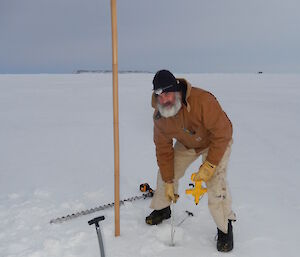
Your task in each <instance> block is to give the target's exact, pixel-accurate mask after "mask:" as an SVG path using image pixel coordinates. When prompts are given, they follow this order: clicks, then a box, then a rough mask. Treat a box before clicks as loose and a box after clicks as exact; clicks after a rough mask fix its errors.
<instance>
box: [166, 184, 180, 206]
mask: <svg viewBox="0 0 300 257" xmlns="http://www.w3.org/2000/svg"><path fill="white" fill-rule="evenodd" d="M165 195H166V197H167V199H168V200H169V201H170V202H171V201H173V203H176V201H177V198H178V197H179V196H178V195H177V194H174V183H165Z"/></svg>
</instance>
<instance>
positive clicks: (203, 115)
mask: <svg viewBox="0 0 300 257" xmlns="http://www.w3.org/2000/svg"><path fill="white" fill-rule="evenodd" d="M177 80H179V81H180V83H181V85H183V87H184V88H186V90H184V92H185V93H184V94H183V99H182V102H183V104H182V108H181V109H180V110H179V112H178V113H177V114H176V115H175V116H173V117H169V118H164V117H162V116H161V115H160V113H159V111H158V109H157V106H156V98H155V96H154V94H153V95H152V107H154V108H155V111H154V115H153V120H154V143H155V146H156V158H157V164H158V166H159V169H160V172H161V175H162V178H163V180H164V181H170V180H172V179H173V178H174V149H173V139H176V140H178V141H179V142H180V143H182V144H183V145H184V146H185V147H186V148H188V149H190V148H193V149H195V151H196V152H201V151H202V150H204V149H206V148H209V150H208V156H207V160H208V161H209V162H211V163H212V164H215V165H218V164H219V162H220V160H221V159H222V157H223V154H224V152H225V150H226V147H227V145H228V143H229V141H230V140H231V138H232V125H231V122H230V120H229V118H228V117H227V115H226V113H225V112H224V111H223V110H222V108H221V106H220V104H219V103H218V101H217V99H216V98H215V96H213V95H212V94H211V93H209V92H207V91H205V90H203V89H200V88H195V87H192V86H191V85H190V83H189V82H187V81H186V80H185V79H177ZM184 95H185V97H184Z"/></svg>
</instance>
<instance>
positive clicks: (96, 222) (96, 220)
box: [88, 216, 105, 226]
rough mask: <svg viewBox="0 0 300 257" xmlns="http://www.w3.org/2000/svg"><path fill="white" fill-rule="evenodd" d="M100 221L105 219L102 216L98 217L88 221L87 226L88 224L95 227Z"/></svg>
mask: <svg viewBox="0 0 300 257" xmlns="http://www.w3.org/2000/svg"><path fill="white" fill-rule="evenodd" d="M102 220H105V217H104V216H99V217H96V218H94V219H92V220H90V221H88V224H89V225H93V224H95V225H96V226H97V225H99V224H98V223H99V221H102Z"/></svg>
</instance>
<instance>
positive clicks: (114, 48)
mask: <svg viewBox="0 0 300 257" xmlns="http://www.w3.org/2000/svg"><path fill="white" fill-rule="evenodd" d="M110 3H111V28H112V68H113V112H114V167H115V236H119V235H120V163H119V100H118V95H119V94H118V32H117V7H116V0H111V1H110Z"/></svg>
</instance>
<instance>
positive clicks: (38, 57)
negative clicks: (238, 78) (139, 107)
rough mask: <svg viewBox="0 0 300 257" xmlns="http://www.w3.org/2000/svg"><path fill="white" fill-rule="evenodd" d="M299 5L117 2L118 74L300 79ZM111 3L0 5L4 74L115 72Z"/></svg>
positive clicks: (269, 0)
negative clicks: (163, 71) (160, 71)
mask: <svg viewBox="0 0 300 257" xmlns="http://www.w3.org/2000/svg"><path fill="white" fill-rule="evenodd" d="M299 9H300V2H299V1H298V0H285V1H282V0H263V1H262V0H251V1H250V0H249V1H246V0H184V1H183V0H160V1H158V0H151V1H149V0H118V1H117V13H118V17H117V19H118V67H119V70H123V71H124V70H135V71H137V70H138V71H149V72H155V71H157V70H158V69H161V68H167V69H170V70H171V71H173V72H184V73H189V72H191V73H198V72H199V73H206V72H208V73H210V72H212V73H223V72H224V73H228V72H231V73H243V72H246V73H249V72H250V73H252V72H258V71H263V72H272V73H273V72H279V73H282V72H283V73H285V72H291V73H299V72H300V47H299V46H300V33H299V26H300V15H299ZM111 54H112V47H111V16H110V0H0V74H3V73H4V74H5V73H71V72H74V71H76V70H79V69H87V70H111V67H112V57H111Z"/></svg>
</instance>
